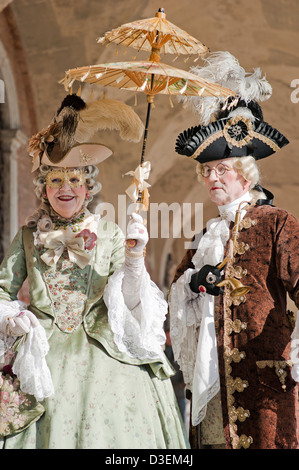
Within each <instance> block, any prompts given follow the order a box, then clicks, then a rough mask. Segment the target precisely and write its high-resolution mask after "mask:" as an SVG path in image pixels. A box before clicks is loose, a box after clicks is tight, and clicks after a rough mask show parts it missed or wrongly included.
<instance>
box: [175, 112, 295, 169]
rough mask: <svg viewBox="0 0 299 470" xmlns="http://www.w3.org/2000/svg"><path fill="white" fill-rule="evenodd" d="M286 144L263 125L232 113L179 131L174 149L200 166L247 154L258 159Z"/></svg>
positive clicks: (269, 128)
mask: <svg viewBox="0 0 299 470" xmlns="http://www.w3.org/2000/svg"><path fill="white" fill-rule="evenodd" d="M288 143H289V141H288V140H287V139H286V137H285V136H284V135H282V134H281V133H280V132H279V131H278V130H277V129H275V128H274V127H272V126H270V125H269V124H268V123H267V122H265V121H260V120H259V119H255V120H254V121H252V120H251V119H249V118H246V117H244V116H243V115H242V114H241V115H238V114H235V115H234V116H233V117H229V118H224V119H219V120H217V121H214V122H211V123H210V124H209V125H207V126H197V127H191V128H189V129H187V130H185V131H183V132H182V133H181V134H179V136H178V138H177V141H176V147H175V150H176V152H177V153H179V154H180V155H186V156H187V157H191V158H193V159H194V160H197V161H198V162H200V163H205V162H209V161H213V160H222V159H224V158H231V157H245V156H248V155H250V156H252V157H254V158H255V159H256V160H260V159H262V158H265V157H268V156H269V155H272V154H273V153H275V152H277V151H278V150H280V149H281V148H282V147H284V146H285V145H287V144H288Z"/></svg>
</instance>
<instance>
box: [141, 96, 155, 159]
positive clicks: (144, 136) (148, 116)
mask: <svg viewBox="0 0 299 470" xmlns="http://www.w3.org/2000/svg"><path fill="white" fill-rule="evenodd" d="M150 98H152V99H150ZM152 102H153V96H148V104H147V113H146V121H145V128H144V135H143V144H142V152H141V160H140V163H141V165H142V163H144V155H145V148H146V142H147V134H148V126H149V120H150V116H151V107H152Z"/></svg>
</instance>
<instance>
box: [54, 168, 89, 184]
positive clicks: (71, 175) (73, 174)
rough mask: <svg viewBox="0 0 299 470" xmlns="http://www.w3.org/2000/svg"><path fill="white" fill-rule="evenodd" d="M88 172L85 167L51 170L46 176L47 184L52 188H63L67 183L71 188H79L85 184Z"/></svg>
mask: <svg viewBox="0 0 299 470" xmlns="http://www.w3.org/2000/svg"><path fill="white" fill-rule="evenodd" d="M85 180H86V174H85V172H84V170H83V169H81V168H80V169H75V170H67V169H65V168H59V169H55V170H50V171H49V172H48V173H47V176H46V185H47V186H49V187H50V188H61V187H62V185H63V183H64V182H65V183H67V184H68V185H69V186H70V188H78V187H79V186H83V185H84V184H85Z"/></svg>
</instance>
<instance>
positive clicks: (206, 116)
mask: <svg viewBox="0 0 299 470" xmlns="http://www.w3.org/2000/svg"><path fill="white" fill-rule="evenodd" d="M204 61H205V63H206V65H205V66H203V67H200V66H195V67H192V68H191V69H190V72H192V73H194V74H195V75H198V76H199V77H201V78H206V79H208V80H211V81H212V82H214V83H217V84H219V85H221V86H224V87H226V88H229V89H231V90H232V91H234V92H236V93H237V95H238V97H239V99H242V100H244V101H245V103H246V104H247V103H249V101H251V100H255V101H265V100H267V99H268V98H270V96H271V94H272V87H271V85H270V83H269V82H268V81H267V80H266V78H265V77H262V73H261V70H260V69H259V68H256V69H254V71H253V73H251V74H249V73H246V71H245V70H244V68H243V67H241V65H240V64H239V61H238V60H237V59H236V58H235V57H234V56H233V55H232V54H231V53H230V52H222V51H220V52H214V53H212V54H210V55H209V56H208V57H207V58H205V59H204ZM180 101H182V100H180ZM184 102H185V104H186V103H187V104H190V105H191V106H192V108H193V109H194V110H195V112H196V113H197V114H198V115H199V118H200V123H201V124H203V125H207V124H209V122H210V121H211V118H212V116H213V114H214V113H215V112H217V111H219V110H220V109H221V108H222V107H223V106H225V102H226V98H224V97H221V96H217V97H211V96H209V97H200V96H198V97H197V96H196V97H188V98H186V97H185V100H184Z"/></svg>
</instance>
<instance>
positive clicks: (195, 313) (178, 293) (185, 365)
mask: <svg viewBox="0 0 299 470" xmlns="http://www.w3.org/2000/svg"><path fill="white" fill-rule="evenodd" d="M195 272H197V270H196V269H187V270H186V271H185V272H184V274H183V275H182V276H181V277H180V278H179V279H178V280H177V281H176V282H175V283H174V284H172V286H171V289H170V293H169V297H168V304H169V311H170V319H171V321H170V336H171V344H172V349H173V353H174V358H175V360H176V361H177V363H178V364H179V366H180V368H181V370H182V372H183V376H184V381H185V384H186V386H187V387H188V388H189V389H190V390H192V382H193V373H194V366H195V359H196V351H197V339H198V330H199V326H200V323H201V311H202V309H201V304H202V302H203V299H204V296H205V294H196V293H194V292H192V291H191V289H190V287H189V283H190V280H191V276H192V274H194V273H195Z"/></svg>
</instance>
